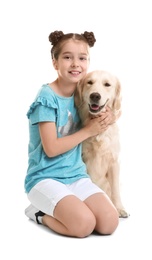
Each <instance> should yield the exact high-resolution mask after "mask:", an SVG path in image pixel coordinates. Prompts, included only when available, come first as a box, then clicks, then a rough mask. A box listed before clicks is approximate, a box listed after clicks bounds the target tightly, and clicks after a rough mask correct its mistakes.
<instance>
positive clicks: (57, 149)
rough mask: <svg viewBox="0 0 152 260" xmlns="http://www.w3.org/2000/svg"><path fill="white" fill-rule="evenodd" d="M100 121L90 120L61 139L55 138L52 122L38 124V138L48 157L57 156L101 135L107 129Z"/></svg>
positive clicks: (55, 133)
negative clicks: (92, 137) (90, 138)
mask: <svg viewBox="0 0 152 260" xmlns="http://www.w3.org/2000/svg"><path fill="white" fill-rule="evenodd" d="M102 120H103V119H102V118H101V117H98V118H94V119H91V120H90V121H89V123H88V124H87V125H86V126H85V127H83V128H82V129H81V130H79V131H77V132H76V133H74V134H71V135H68V136H65V137H61V138H58V137H57V130H56V125H55V123H54V122H41V123H39V131H40V137H41V141H42V146H43V149H44V151H45V153H46V154H47V156H48V157H54V156H57V155H59V154H62V153H65V152H67V151H69V150H70V149H72V148H74V147H75V146H76V145H78V144H79V143H81V142H83V141H84V140H85V139H87V138H89V137H91V136H95V135H97V134H100V133H102V132H103V131H105V130H106V128H107V126H105V125H104V124H103V123H102Z"/></svg>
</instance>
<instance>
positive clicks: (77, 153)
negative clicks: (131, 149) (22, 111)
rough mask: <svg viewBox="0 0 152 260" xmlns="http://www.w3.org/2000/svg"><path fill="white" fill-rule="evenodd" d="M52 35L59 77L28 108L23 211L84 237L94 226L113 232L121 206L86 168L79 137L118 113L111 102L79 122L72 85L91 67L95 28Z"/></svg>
mask: <svg viewBox="0 0 152 260" xmlns="http://www.w3.org/2000/svg"><path fill="white" fill-rule="evenodd" d="M49 41H50V42H51V44H52V49H51V56H52V62H53V66H54V69H55V70H56V71H57V75H58V77H57V79H56V80H55V81H53V82H52V83H49V84H48V83H47V84H44V85H43V86H42V87H41V89H40V91H39V92H38V94H37V96H36V98H35V101H34V103H33V104H32V105H31V106H30V109H29V111H28V113H27V117H28V119H29V137H30V140H29V149H28V150H29V164H28V169H27V175H26V178H25V191H26V193H27V196H28V199H29V201H30V202H31V204H30V206H29V207H28V208H27V209H26V210H25V214H26V216H27V217H28V218H30V219H32V220H34V221H35V222H37V223H39V224H43V225H45V226H47V227H48V228H50V229H51V230H53V231H55V232H57V233H59V234H62V235H65V236H71V237H79V238H83V237H86V236H88V235H90V234H91V233H92V232H93V231H96V232H98V233H99V234H104V235H108V234H112V233H113V232H114V231H115V229H116V228H117V226H118V223H119V216H118V213H117V210H116V208H115V207H114V205H113V204H112V202H111V201H110V199H109V198H108V197H107V195H106V194H105V193H104V192H103V191H102V190H101V189H100V188H99V187H97V186H96V185H95V184H94V183H93V182H92V181H91V179H90V177H89V175H88V174H87V172H86V166H85V164H84V163H83V161H82V158H81V143H82V142H83V141H84V140H85V139H87V138H89V137H91V136H95V135H97V134H100V133H102V132H103V131H105V129H107V127H108V125H109V124H111V123H113V122H114V121H115V120H116V118H115V116H114V115H113V114H112V112H111V111H110V109H109V108H107V111H106V112H105V113H101V116H100V117H98V118H95V119H91V120H90V122H89V123H88V125H87V126H85V127H81V125H80V119H79V116H78V113H77V110H76V108H75V105H74V91H75V89H76V86H77V83H78V82H79V81H80V80H81V79H82V78H83V77H85V75H86V73H87V70H88V67H89V62H90V57H89V48H90V47H92V46H93V45H94V43H95V41H96V39H95V37H94V34H93V33H92V32H90V33H89V32H84V34H74V33H68V34H64V33H63V32H62V31H55V32H52V33H51V34H50V35H49Z"/></svg>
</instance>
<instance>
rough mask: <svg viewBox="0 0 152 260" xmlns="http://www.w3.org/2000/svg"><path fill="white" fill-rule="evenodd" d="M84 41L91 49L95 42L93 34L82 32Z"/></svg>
mask: <svg viewBox="0 0 152 260" xmlns="http://www.w3.org/2000/svg"><path fill="white" fill-rule="evenodd" d="M82 35H83V36H84V37H85V39H86V40H87V42H88V44H89V46H90V47H93V46H94V44H95V42H96V39H95V36H94V33H93V32H86V31H85V32H84V34H82Z"/></svg>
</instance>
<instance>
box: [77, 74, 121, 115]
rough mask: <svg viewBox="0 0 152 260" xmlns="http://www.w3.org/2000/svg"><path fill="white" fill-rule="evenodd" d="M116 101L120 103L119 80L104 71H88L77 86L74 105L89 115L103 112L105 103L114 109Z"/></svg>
mask: <svg viewBox="0 0 152 260" xmlns="http://www.w3.org/2000/svg"><path fill="white" fill-rule="evenodd" d="M116 101H117V102H116ZM118 101H119V103H120V84H119V81H118V79H117V78H116V77H115V76H113V75H111V74H110V73H108V72H106V71H93V72H90V73H88V74H87V76H86V77H85V79H84V80H82V81H81V82H80V84H79V85H78V87H77V92H76V96H75V102H76V105H77V106H78V107H81V109H82V110H85V111H88V112H89V113H90V114H91V115H98V114H99V113H101V112H103V111H104V110H105V107H106V106H107V105H108V106H109V107H111V108H114V107H115V109H116V105H117V104H118ZM118 106H119V105H118Z"/></svg>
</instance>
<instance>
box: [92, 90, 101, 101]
mask: <svg viewBox="0 0 152 260" xmlns="http://www.w3.org/2000/svg"><path fill="white" fill-rule="evenodd" d="M100 98H101V95H100V94H99V93H98V92H94V93H92V94H91V95H90V99H91V100H92V101H93V102H97V101H99V100H100Z"/></svg>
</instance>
